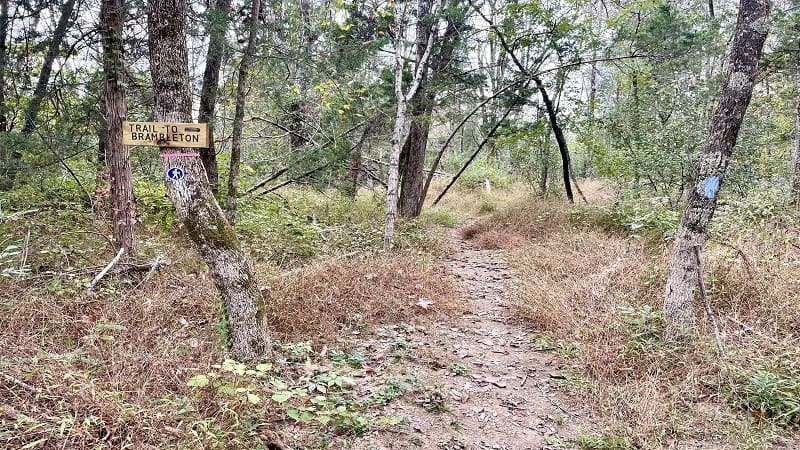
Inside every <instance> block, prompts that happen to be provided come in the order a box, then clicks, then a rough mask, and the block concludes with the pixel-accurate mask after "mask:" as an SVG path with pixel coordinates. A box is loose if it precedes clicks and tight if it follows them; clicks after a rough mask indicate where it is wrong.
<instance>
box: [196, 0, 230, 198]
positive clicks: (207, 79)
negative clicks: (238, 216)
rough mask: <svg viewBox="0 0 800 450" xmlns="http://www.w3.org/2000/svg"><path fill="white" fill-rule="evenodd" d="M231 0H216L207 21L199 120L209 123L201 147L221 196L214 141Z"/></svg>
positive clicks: (210, 181) (216, 190)
mask: <svg viewBox="0 0 800 450" xmlns="http://www.w3.org/2000/svg"><path fill="white" fill-rule="evenodd" d="M230 12H231V0H216V1H214V2H213V3H212V6H211V9H210V10H209V12H208V23H207V25H206V27H207V32H208V35H209V41H208V52H207V53H206V68H205V71H204V72H203V87H202V88H201V89H200V111H199V114H198V121H199V122H200V123H207V124H208V134H209V139H208V148H201V149H200V159H201V160H202V161H203V167H205V169H206V175H207V176H208V182H209V183H210V184H211V191H212V192H214V196H215V197H219V171H218V170H217V150H216V148H215V145H214V125H215V122H214V112H215V110H216V106H217V93H218V92H219V71H220V67H222V56H223V54H224V53H225V33H226V32H227V31H228V22H229V21H230Z"/></svg>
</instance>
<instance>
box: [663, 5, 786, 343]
mask: <svg viewBox="0 0 800 450" xmlns="http://www.w3.org/2000/svg"><path fill="white" fill-rule="evenodd" d="M769 9H770V2H769V0H740V3H739V16H738V19H737V23H736V30H735V32H734V38H733V44H732V45H731V50H730V56H729V64H728V74H727V76H726V80H725V84H724V85H723V87H722V92H721V93H720V95H719V99H718V104H717V108H716V110H715V111H714V115H713V117H712V118H711V126H710V128H709V131H708V139H707V141H706V144H705V146H704V148H703V151H702V152H701V153H700V161H699V164H698V167H697V171H696V172H695V177H694V185H693V186H692V187H691V190H690V192H689V196H688V199H687V202H686V208H685V209H684V211H683V217H682V218H681V223H680V226H679V227H678V232H677V234H676V237H675V246H674V248H673V250H672V258H671V259H670V263H669V274H668V277H667V285H666V295H665V300H664V321H665V323H666V326H667V331H666V334H667V336H668V337H675V336H678V335H680V334H682V333H683V332H685V331H686V330H688V329H691V328H692V327H693V326H694V323H695V315H694V289H695V286H696V285H697V282H698V280H697V258H696V257H695V253H694V252H695V247H702V245H703V243H704V242H705V239H706V237H707V233H708V224H709V222H711V218H712V217H713V215H714V210H715V209H716V206H717V193H718V192H719V187H720V184H721V183H722V181H723V178H724V177H725V173H726V171H727V169H728V163H729V162H730V159H731V155H732V154H733V147H734V145H735V144H736V138H737V135H738V133H739V128H740V127H741V124H742V119H743V118H744V114H745V111H746V110H747V106H748V105H749V103H750V97H751V95H752V93H753V85H754V83H755V78H756V71H757V69H758V60H759V58H760V57H761V50H762V48H763V46H764V40H765V39H766V37H767V32H768V30H769V24H768V21H767V16H768V14H769Z"/></svg>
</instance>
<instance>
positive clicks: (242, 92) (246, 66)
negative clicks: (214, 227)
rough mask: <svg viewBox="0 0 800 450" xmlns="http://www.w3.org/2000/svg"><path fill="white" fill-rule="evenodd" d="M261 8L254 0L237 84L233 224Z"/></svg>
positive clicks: (230, 196) (231, 172) (229, 214)
mask: <svg viewBox="0 0 800 450" xmlns="http://www.w3.org/2000/svg"><path fill="white" fill-rule="evenodd" d="M260 10H261V1H260V0H253V3H252V11H251V12H250V21H249V26H248V28H250V30H249V31H248V37H247V47H245V49H244V54H243V55H242V61H241V63H240V64H239V81H238V82H237V84H236V112H235V113H234V115H233V135H232V139H231V165H230V170H229V171H228V172H229V173H228V202H227V204H226V205H225V206H226V208H225V215H226V216H227V218H228V222H230V224H231V226H233V225H234V224H235V223H236V207H237V205H238V202H239V199H238V196H239V167H240V166H241V162H242V128H243V126H244V106H245V100H246V99H247V88H248V79H247V78H248V77H247V75H248V72H249V71H250V66H251V65H252V64H253V53H254V52H255V49H256V37H257V36H258V18H259V11H260Z"/></svg>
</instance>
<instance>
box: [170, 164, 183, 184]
mask: <svg viewBox="0 0 800 450" xmlns="http://www.w3.org/2000/svg"><path fill="white" fill-rule="evenodd" d="M167 178H169V179H170V180H175V181H178V180H180V179H182V178H183V169H179V168H177V167H173V168H171V169H169V170H168V171H167Z"/></svg>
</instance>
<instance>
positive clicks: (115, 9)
mask: <svg viewBox="0 0 800 450" xmlns="http://www.w3.org/2000/svg"><path fill="white" fill-rule="evenodd" d="M100 18H101V21H102V26H103V70H104V71H105V76H106V89H105V106H106V124H107V127H108V133H107V138H106V154H107V155H108V165H109V167H110V169H111V209H112V215H111V217H112V221H113V235H114V243H115V244H116V246H117V248H124V249H125V250H126V251H127V252H128V254H130V253H132V252H133V249H134V224H135V223H136V220H135V218H134V200H133V176H132V175H131V154H130V150H129V149H128V146H126V145H123V144H122V122H123V121H124V120H125V118H126V116H127V109H126V107H125V86H124V83H125V69H124V67H123V58H122V52H123V45H122V26H123V24H124V23H125V7H124V0H103V3H102V4H101V11H100Z"/></svg>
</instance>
